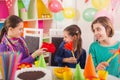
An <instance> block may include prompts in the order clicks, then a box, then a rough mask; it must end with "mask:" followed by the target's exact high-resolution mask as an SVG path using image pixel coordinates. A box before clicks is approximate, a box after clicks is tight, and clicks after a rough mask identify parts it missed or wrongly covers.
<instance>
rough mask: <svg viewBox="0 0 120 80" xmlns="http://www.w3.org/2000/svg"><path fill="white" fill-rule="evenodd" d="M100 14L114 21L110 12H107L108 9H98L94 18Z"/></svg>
mask: <svg viewBox="0 0 120 80" xmlns="http://www.w3.org/2000/svg"><path fill="white" fill-rule="evenodd" d="M101 16H106V17H108V18H109V19H110V20H111V21H112V23H113V22H114V21H113V16H112V14H111V13H109V12H108V11H106V10H101V11H98V12H97V13H96V15H95V19H96V18H98V17H101Z"/></svg>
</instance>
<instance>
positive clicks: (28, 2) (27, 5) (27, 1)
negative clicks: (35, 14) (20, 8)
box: [22, 0, 30, 10]
mask: <svg viewBox="0 0 120 80" xmlns="http://www.w3.org/2000/svg"><path fill="white" fill-rule="evenodd" d="M22 1H23V4H24V6H25V8H26V10H28V7H29V4H30V0H22Z"/></svg>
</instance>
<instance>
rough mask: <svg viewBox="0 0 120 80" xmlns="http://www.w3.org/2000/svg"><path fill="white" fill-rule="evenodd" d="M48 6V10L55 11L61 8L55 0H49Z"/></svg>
mask: <svg viewBox="0 0 120 80" xmlns="http://www.w3.org/2000/svg"><path fill="white" fill-rule="evenodd" d="M48 8H49V9H50V11H52V12H55V13H57V12H60V11H61V10H62V6H61V4H60V3H59V2H58V1H57V0H52V1H50V3H49V4H48Z"/></svg>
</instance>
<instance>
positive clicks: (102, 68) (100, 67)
mask: <svg viewBox="0 0 120 80" xmlns="http://www.w3.org/2000/svg"><path fill="white" fill-rule="evenodd" d="M108 65H109V64H108V63H107V62H101V63H99V64H98V66H97V67H96V70H97V71H98V70H105V68H106V67H107V66H108Z"/></svg>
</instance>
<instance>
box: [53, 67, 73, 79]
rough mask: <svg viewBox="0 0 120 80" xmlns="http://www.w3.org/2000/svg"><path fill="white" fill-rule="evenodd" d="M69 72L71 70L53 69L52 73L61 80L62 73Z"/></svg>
mask: <svg viewBox="0 0 120 80" xmlns="http://www.w3.org/2000/svg"><path fill="white" fill-rule="evenodd" d="M69 71H71V69H70V68H68V67H57V68H54V69H53V73H54V74H55V76H56V77H57V78H61V79H62V78H63V73H64V72H69Z"/></svg>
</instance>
